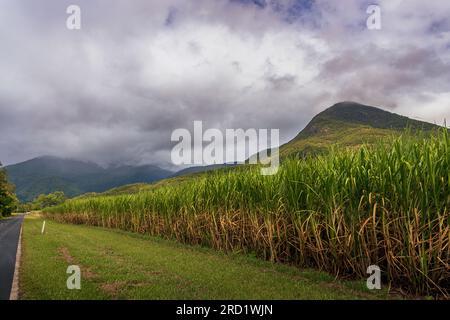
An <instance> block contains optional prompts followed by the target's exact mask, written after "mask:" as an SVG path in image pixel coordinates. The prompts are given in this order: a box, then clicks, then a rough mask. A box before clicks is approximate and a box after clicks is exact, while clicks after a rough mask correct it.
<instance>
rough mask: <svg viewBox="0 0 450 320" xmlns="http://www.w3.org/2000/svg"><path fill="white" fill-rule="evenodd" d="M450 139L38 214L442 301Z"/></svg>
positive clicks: (405, 143) (449, 233)
mask: <svg viewBox="0 0 450 320" xmlns="http://www.w3.org/2000/svg"><path fill="white" fill-rule="evenodd" d="M449 183H450V137H449V135H448V132H447V131H446V130H443V131H442V132H440V133H439V134H436V135H433V136H432V137H430V138H427V139H411V138H409V137H406V136H403V137H400V138H395V139H394V138H393V139H392V141H390V142H389V143H381V142H380V143H379V144H378V145H377V146H374V147H367V146H365V147H362V148H360V149H358V150H353V151H350V150H343V151H332V152H331V153H330V154H328V155H324V156H319V157H315V158H309V159H305V160H287V161H285V162H284V163H283V164H282V166H281V168H280V170H279V172H278V174H276V175H274V176H262V175H260V171H259V169H258V168H256V167H251V168H249V167H245V168H241V169H236V170H230V171H227V172H216V173H211V174H209V175H207V176H204V177H199V178H197V179H192V181H188V182H184V183H182V184H180V185H177V186H168V187H161V188H158V189H156V190H154V191H150V192H144V193H139V194H134V195H121V196H114V197H96V198H87V199H80V200H74V201H68V202H66V203H64V204H63V205H60V206H57V207H52V208H48V209H46V210H45V212H46V213H47V215H48V216H49V217H51V218H53V219H56V220H58V221H63V222H69V223H77V224H89V225H95V226H102V227H108V228H119V229H124V230H130V231H134V232H139V233H149V234H152V235H157V236H162V237H166V238H172V239H177V240H178V241H181V242H184V243H189V244H200V245H206V246H210V247H213V248H216V249H220V250H227V251H229V250H234V251H236V250H238V251H244V252H253V253H256V254H257V255H258V256H260V257H263V258H265V259H269V260H272V261H279V262H288V263H294V264H297V265H299V266H305V267H318V268H320V269H322V270H326V271H329V272H331V273H334V274H336V275H341V276H347V275H348V276H357V277H367V276H368V275H367V274H366V270H367V267H368V266H369V265H373V264H375V265H378V266H379V267H380V268H381V269H382V271H383V272H382V274H383V275H384V277H385V278H384V280H385V282H389V283H390V284H392V285H393V286H396V287H400V288H402V289H403V290H407V291H408V292H409V293H413V294H421V295H434V296H441V297H449V293H450V228H449V225H450V215H449V210H450V192H449V190H450V188H449Z"/></svg>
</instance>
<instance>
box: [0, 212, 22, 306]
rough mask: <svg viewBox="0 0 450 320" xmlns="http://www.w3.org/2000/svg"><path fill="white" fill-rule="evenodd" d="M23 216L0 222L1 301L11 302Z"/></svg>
mask: <svg viewBox="0 0 450 320" xmlns="http://www.w3.org/2000/svg"><path fill="white" fill-rule="evenodd" d="M22 221H23V215H20V216H14V217H10V218H7V219H4V220H0V300H9V295H10V292H11V286H12V282H13V278H14V269H15V265H16V251H17V245H18V243H19V234H20V226H21V225H22Z"/></svg>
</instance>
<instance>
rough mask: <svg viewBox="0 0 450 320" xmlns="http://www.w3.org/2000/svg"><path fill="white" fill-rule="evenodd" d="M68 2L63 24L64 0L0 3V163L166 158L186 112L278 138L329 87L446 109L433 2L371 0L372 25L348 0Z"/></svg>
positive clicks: (311, 111)
mask: <svg viewBox="0 0 450 320" xmlns="http://www.w3.org/2000/svg"><path fill="white" fill-rule="evenodd" d="M76 2H77V4H78V5H80V7H81V8H82V30H81V31H76V32H72V31H68V30H67V29H66V28H65V18H66V17H67V15H66V13H65V9H66V7H67V6H68V5H69V4H72V3H73V1H68V0H67V1H66V0H44V1H33V2H30V1H24V0H4V1H2V2H1V4H0V38H1V39H2V48H1V50H0V70H2V72H1V73H0V160H1V161H2V162H4V163H14V162H17V161H23V160H26V159H28V158H31V157H34V156H38V155H43V154H52V155H57V156H65V157H75V158H80V159H85V160H91V161H96V162H99V163H101V164H108V163H132V164H137V163H139V164H142V163H154V164H159V165H162V166H166V167H167V166H170V149H171V146H172V143H171V142H170V134H171V132H172V130H174V129H176V128H191V127H192V121H194V120H203V121H204V124H205V127H216V128H218V129H221V130H224V129H226V128H251V127H254V128H279V129H281V137H282V142H285V141H287V140H289V139H290V138H292V137H293V136H295V135H296V134H297V132H298V131H299V130H300V129H302V127H303V126H304V125H306V123H307V122H308V121H309V120H310V118H311V117H312V116H314V115H315V114H316V113H317V112H320V111H322V110H323V109H324V108H325V107H327V106H329V105H331V104H333V103H335V102H337V101H340V100H358V101H361V102H363V103H367V104H374V105H381V106H384V107H386V108H391V109H396V110H400V111H402V112H403V113H405V114H406V115H410V116H422V117H425V118H426V120H428V121H440V119H442V118H443V117H447V118H448V119H450V108H448V109H445V108H443V107H441V106H442V103H445V102H446V101H448V100H446V99H448V98H450V97H449V95H446V94H448V88H449V84H450V78H449V77H450V76H449V75H450V72H449V71H450V69H449V68H450V64H446V63H445V61H444V59H442V57H444V56H445V50H444V49H445V32H446V28H447V26H448V25H449V23H448V21H449V19H448V17H449V16H450V5H449V4H445V3H443V2H441V3H440V4H438V3H429V4H428V3H427V4H423V3H422V2H421V1H416V0H411V2H409V5H408V6H407V7H402V6H401V5H400V2H396V1H381V5H382V8H383V29H382V30H381V31H380V32H378V33H373V32H372V33H371V32H368V31H367V30H362V29H361V23H360V22H361V21H364V19H365V17H366V13H365V10H364V7H363V6H362V5H361V2H358V1H356V0H346V1H344V2H345V4H341V3H340V2H339V4H338V3H337V2H334V1H325V0H317V1H309V2H310V3H309V4H303V5H299V6H297V7H295V8H294V9H290V8H293V5H295V4H296V3H299V2H296V1H294V0H279V1H275V0H272V1H268V2H267V5H264V6H258V5H253V4H251V3H249V4H246V5H242V4H241V3H239V2H238V1H227V0H217V1H210V0H188V1H186V0H168V1H144V0H136V1H133V3H132V4H131V3H130V2H129V1H125V0H113V1H106V0H95V1H93V0H79V1H76ZM306 2H308V1H306ZM306 2H305V3H306ZM419 8H420V10H419ZM287 17H288V18H287ZM405 105H408V106H409V108H404V107H403V106H405Z"/></svg>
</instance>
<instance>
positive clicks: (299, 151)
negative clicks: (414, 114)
mask: <svg viewBox="0 0 450 320" xmlns="http://www.w3.org/2000/svg"><path fill="white" fill-rule="evenodd" d="M407 128H409V129H410V130H411V131H412V132H415V131H424V132H427V131H430V130H433V129H437V128H439V126H437V125H434V124H431V123H428V122H423V121H418V120H414V119H410V118H408V117H405V116H401V115H398V114H396V113H392V112H388V111H385V110H382V109H380V108H376V107H372V106H367V105H363V104H359V103H356V102H340V103H337V104H335V105H333V106H331V107H329V108H328V109H326V110H324V111H323V112H321V113H319V114H317V115H316V116H315V117H314V118H313V119H312V120H311V121H310V122H309V123H308V125H307V126H306V127H305V128H304V129H303V130H302V131H300V133H299V134H298V135H297V136H296V137H295V138H294V139H292V140H291V141H289V142H288V143H286V144H284V145H282V146H280V156H281V157H282V158H283V157H288V156H295V157H305V156H307V155H314V154H320V153H323V152H325V151H326V150H327V149H328V148H329V147H330V146H332V145H336V146H339V147H357V146H359V145H361V144H364V143H367V144H371V143H375V142H377V141H379V140H380V139H382V138H386V137H390V136H392V135H398V134H400V133H402V132H404V131H405V129H407Z"/></svg>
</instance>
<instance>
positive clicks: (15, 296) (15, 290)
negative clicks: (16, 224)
mask: <svg viewBox="0 0 450 320" xmlns="http://www.w3.org/2000/svg"><path fill="white" fill-rule="evenodd" d="M22 228H23V223H22V225H21V226H20V234H19V243H18V244H17V252H16V266H15V269H14V278H13V283H12V287H11V293H10V295H9V300H19V269H20V259H21V257H22Z"/></svg>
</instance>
